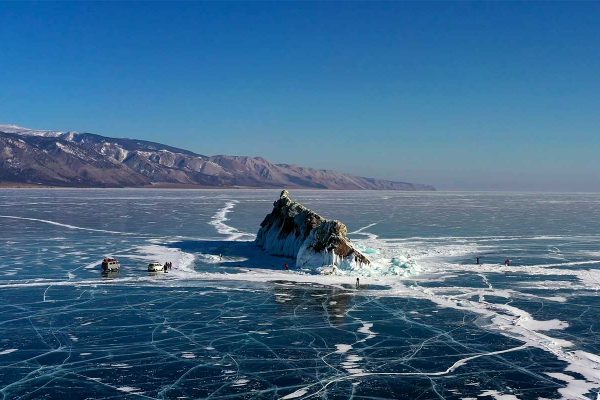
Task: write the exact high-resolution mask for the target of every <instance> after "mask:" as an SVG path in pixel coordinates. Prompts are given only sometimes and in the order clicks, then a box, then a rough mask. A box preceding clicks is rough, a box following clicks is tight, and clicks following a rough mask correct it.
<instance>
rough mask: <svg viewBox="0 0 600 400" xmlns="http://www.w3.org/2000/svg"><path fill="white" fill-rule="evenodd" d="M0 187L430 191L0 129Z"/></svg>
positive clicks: (140, 144) (117, 142)
mask: <svg viewBox="0 0 600 400" xmlns="http://www.w3.org/2000/svg"><path fill="white" fill-rule="evenodd" d="M0 183H4V184H39V185H52V186H66V187H69V186H74V187H141V186H150V185H191V186H203V187H236V186H238V187H239V186H242V187H259V188H281V187H293V188H320V189H374V190H384V189H389V190H434V188H433V187H431V186H428V185H419V184H413V183H406V182H392V181H386V180H381V179H373V178H363V177H358V176H352V175H348V174H343V173H339V172H335V171H329V170H318V169H313V168H305V167H300V166H296V165H289V164H272V163H270V162H269V161H267V160H265V159H264V158H261V157H247V156H225V155H218V156H203V155H200V154H196V153H193V152H191V151H187V150H182V149H178V148H175V147H171V146H166V145H163V144H160V143H153V142H148V141H144V140H136V139H117V138H109V137H105V136H100V135H95V134H92V133H77V132H59V131H40V130H32V129H26V128H21V127H18V126H14V125H0Z"/></svg>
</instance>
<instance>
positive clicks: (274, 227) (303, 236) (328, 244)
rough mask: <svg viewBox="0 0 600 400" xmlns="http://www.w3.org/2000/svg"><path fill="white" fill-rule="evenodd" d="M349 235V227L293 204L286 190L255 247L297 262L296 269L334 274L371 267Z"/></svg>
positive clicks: (267, 218) (269, 216)
mask: <svg viewBox="0 0 600 400" xmlns="http://www.w3.org/2000/svg"><path fill="white" fill-rule="evenodd" d="M347 234H348V229H347V228H346V225H344V224H343V223H341V222H340V221H336V220H328V219H325V218H323V217H321V216H320V215H319V214H317V213H315V212H314V211H312V210H309V209H308V208H306V207H304V206H303V205H302V204H300V203H297V202H295V201H294V200H292V199H291V198H290V196H289V193H288V191H287V190H284V191H282V192H281V195H280V197H279V200H277V201H276V202H275V203H273V211H271V213H270V214H268V215H267V216H266V217H265V219H264V221H263V222H262V223H261V224H260V229H259V231H258V234H257V235H256V243H257V244H258V245H259V246H260V247H262V248H263V249H264V250H265V251H267V252H268V253H270V254H272V255H277V256H286V257H291V258H295V259H296V266H297V267H300V268H312V269H319V270H323V272H325V273H333V272H335V269H336V268H338V267H341V266H342V265H344V266H350V267H360V266H362V265H368V264H370V261H369V259H368V258H367V257H365V255H364V254H362V253H361V252H360V251H358V250H357V249H356V248H355V247H354V246H353V245H352V243H351V242H350V239H348V236H347ZM324 267H325V268H324Z"/></svg>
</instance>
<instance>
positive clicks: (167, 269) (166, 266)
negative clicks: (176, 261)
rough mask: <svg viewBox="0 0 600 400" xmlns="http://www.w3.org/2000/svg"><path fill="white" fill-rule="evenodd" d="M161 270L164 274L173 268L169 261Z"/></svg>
mask: <svg viewBox="0 0 600 400" xmlns="http://www.w3.org/2000/svg"><path fill="white" fill-rule="evenodd" d="M163 268H164V271H165V272H167V271H170V270H171V268H173V263H172V262H171V261H167V262H166V263H165V265H164V267H163Z"/></svg>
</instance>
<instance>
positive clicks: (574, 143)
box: [0, 1, 600, 191]
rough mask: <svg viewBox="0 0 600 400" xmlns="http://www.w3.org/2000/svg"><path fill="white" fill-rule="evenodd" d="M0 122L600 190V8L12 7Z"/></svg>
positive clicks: (305, 161)
mask: <svg viewBox="0 0 600 400" xmlns="http://www.w3.org/2000/svg"><path fill="white" fill-rule="evenodd" d="M0 123H15V124H19V125H23V126H27V127H34V128H43V129H58V130H77V131H88V132H94V133H99V134H103V135H107V136H117V137H135V138H143V139H147V140H154V141H159V142H162V143H166V144H170V145H174V146H180V147H183V148H186V149H190V150H193V151H196V152H199V153H202V154H208V155H212V154H243V155H260V156H264V157H266V158H268V159H270V160H271V161H274V162H289V163H296V164H301V165H306V166H313V167H318V168H330V169H337V170H341V171H345V172H351V173H355V174H360V175H366V176H375V177H381V178H389V179H398V180H408V181H413V182H423V183H431V184H434V185H436V186H437V187H439V188H442V189H444V188H446V189H501V190H509V189H524V190H594V191H600V151H599V150H600V3H599V2H581V3H574V2H568V3H558V2H531V3H523V2H482V3H471V2H458V3H450V2H443V3H435V2H420V3H401V2H387V3H377V2H365V3H360V2H351V3H345V2H337V1H336V2H328V3H318V2H317V3H311V2H278V3H269V2H243V3H235V2H210V3H192V2H185V3H122V2H110V3H92V2H81V3H74V2H69V3H48V2H32V3H28V2H13V3H11V2H3V3H1V4H0Z"/></svg>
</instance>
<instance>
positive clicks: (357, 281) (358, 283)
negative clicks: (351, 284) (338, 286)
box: [356, 278, 360, 289]
mask: <svg viewBox="0 0 600 400" xmlns="http://www.w3.org/2000/svg"><path fill="white" fill-rule="evenodd" d="M356 288H357V289H358V288H360V280H359V279H358V278H356Z"/></svg>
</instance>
